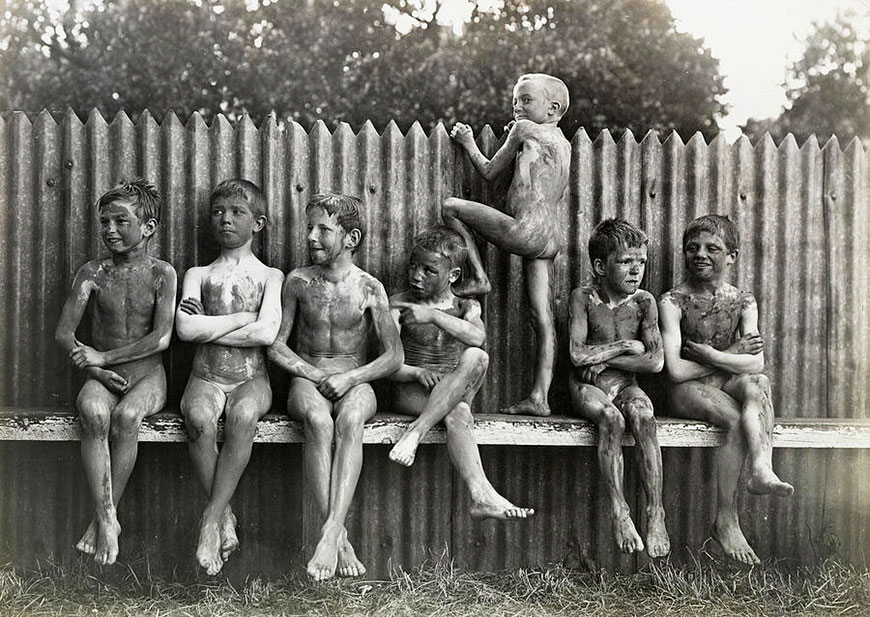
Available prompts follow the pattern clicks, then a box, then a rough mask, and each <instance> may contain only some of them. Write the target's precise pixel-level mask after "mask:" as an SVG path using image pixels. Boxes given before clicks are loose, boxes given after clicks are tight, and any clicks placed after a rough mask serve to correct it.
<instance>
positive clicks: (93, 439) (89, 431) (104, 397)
mask: <svg viewBox="0 0 870 617" xmlns="http://www.w3.org/2000/svg"><path fill="white" fill-rule="evenodd" d="M117 401H118V397H117V396H116V395H115V394H113V393H111V392H110V391H109V390H108V389H107V388H106V387H105V386H104V385H103V384H101V383H100V382H99V381H97V380H95V379H88V380H87V381H86V382H85V385H84V386H82V389H81V391H80V392H79V395H78V397H77V398H76V407H77V408H78V410H79V424H80V425H81V428H82V446H81V447H82V463H83V465H84V468H85V477H86V478H87V481H88V488H89V490H90V493H91V497H93V499H94V503H95V504H96V510H95V515H94V517H95V519H96V521H97V524H96V526H91V527H88V530H87V531H85V534H84V535H83V536H82V538H81V539H80V540H79V542H78V544H76V548H77V549H78V550H80V551H82V552H83V553H89V554H93V555H94V559H95V560H96V561H97V562H98V563H100V564H103V565H110V564H112V563H114V562H115V559H116V558H117V556H118V535H119V534H120V533H121V526H120V525H119V524H118V516H117V513H116V511H115V503H114V502H113V501H112V465H111V458H110V456H109V430H110V426H111V417H112V408H113V407H114V406H115V404H116V403H117Z"/></svg>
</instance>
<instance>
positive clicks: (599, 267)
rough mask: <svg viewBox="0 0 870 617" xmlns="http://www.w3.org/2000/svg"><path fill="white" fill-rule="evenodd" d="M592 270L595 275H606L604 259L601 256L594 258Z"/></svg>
mask: <svg viewBox="0 0 870 617" xmlns="http://www.w3.org/2000/svg"><path fill="white" fill-rule="evenodd" d="M592 272H594V273H595V276H604V260H603V259H601V258H600V257H596V258H595V259H593V260H592Z"/></svg>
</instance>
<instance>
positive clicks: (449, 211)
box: [441, 197, 460, 217]
mask: <svg viewBox="0 0 870 617" xmlns="http://www.w3.org/2000/svg"><path fill="white" fill-rule="evenodd" d="M459 203H460V200H459V199H458V198H456V197H448V198H447V199H445V200H444V201H442V202H441V216H442V217H444V216H456V211H457V210H458V206H459Z"/></svg>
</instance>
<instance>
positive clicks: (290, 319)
mask: <svg viewBox="0 0 870 617" xmlns="http://www.w3.org/2000/svg"><path fill="white" fill-rule="evenodd" d="M362 207H363V203H362V201H361V200H360V199H358V198H356V197H351V196H348V195H340V194H319V195H313V196H312V197H311V200H310V201H309V202H308V205H307V206H306V208H305V212H306V214H307V215H308V255H309V258H310V261H311V264H312V265H310V266H307V267H303V268H296V269H295V270H293V271H292V272H290V273H289V274H288V275H287V279H286V281H285V282H284V287H283V290H282V295H281V298H282V310H283V315H282V318H281V327H280V330H279V332H278V337H277V339H276V340H275V343H274V344H273V345H272V347H271V349H270V350H269V357H270V358H271V359H272V361H273V362H275V364H277V365H278V366H279V367H281V368H282V369H283V370H285V371H287V372H288V373H290V375H291V376H292V379H291V382H290V392H289V395H288V399H287V411H288V413H289V414H290V416H291V417H294V418H296V419H299V420H301V421H302V422H303V425H304V428H305V470H306V475H307V477H306V480H308V481H309V482H310V485H311V486H312V489H313V493H314V499H315V501H316V503H317V506H318V508H319V510H320V512H321V514H322V515H323V517H324V518H325V522H324V523H323V527H322V529H321V537H320V540H319V541H318V543H317V547H316V548H315V549H314V555H313V556H312V557H311V559H310V560H309V562H308V566H307V570H308V574H309V576H311V577H312V578H313V579H314V580H317V581H322V580H326V579H329V578H332V577H333V576H335V574H336V571H337V572H338V573H339V574H340V575H342V576H361V575H363V574H365V571H366V570H365V566H364V565H363V564H362V562H360V560H359V559H357V557H356V553H355V552H354V550H353V547H352V546H351V544H350V541H349V540H348V538H347V530H346V529H345V526H344V523H345V519H346V517H347V513H348V509H349V508H350V503H351V500H352V499H353V494H354V492H355V491H356V485H357V481H358V480H359V474H360V470H361V468H362V456H363V448H362V436H363V424H364V423H365V422H366V421H367V420H368V419H370V418H371V417H372V416H373V415H374V414H375V411H376V410H377V401H376V400H375V394H374V391H373V390H372V387H371V386H370V385H369V383H370V382H371V381H374V380H375V379H380V378H383V377H386V376H387V375H389V374H391V373H393V372H394V371H396V370H397V369H398V368H399V367H400V366H402V361H403V359H404V355H403V353H402V343H401V341H400V340H399V333H398V330H397V329H396V325H395V323H393V320H392V319H391V317H390V311H389V301H388V299H387V294H386V292H385V291H384V287H383V285H381V283H380V282H379V281H378V280H377V279H376V278H374V277H373V276H371V275H370V274H368V273H367V272H365V271H364V270H362V269H361V268H359V267H357V266H356V265H355V264H354V263H353V254H354V252H355V251H356V250H357V248H358V247H359V245H360V242H361V241H362V239H363V236H364V235H365V229H364V226H363V221H362V217H361V215H360V212H361V209H362ZM372 329H374V332H375V334H376V336H377V338H378V341H379V343H380V349H381V353H380V355H378V356H377V357H376V358H375V359H373V360H370V361H369V360H367V353H366V348H367V344H368V338H369V337H368V335H369V332H370V331H371V330H372ZM291 337H292V339H291ZM288 339H291V340H292V345H293V347H292V348H291V347H290V346H289V345H288ZM333 443H334V449H333Z"/></svg>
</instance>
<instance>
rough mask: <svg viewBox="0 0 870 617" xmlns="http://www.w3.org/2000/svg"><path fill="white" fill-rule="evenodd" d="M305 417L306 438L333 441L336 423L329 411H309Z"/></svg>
mask: <svg viewBox="0 0 870 617" xmlns="http://www.w3.org/2000/svg"><path fill="white" fill-rule="evenodd" d="M304 417H305V420H304V421H303V424H304V426H305V435H306V437H307V436H311V437H314V438H317V439H328V440H330V441H331V440H332V434H333V431H334V429H335V423H334V422H333V420H332V416H331V415H330V414H329V412H328V411H326V410H320V411H315V410H308V412H307V413H305V416H304Z"/></svg>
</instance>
